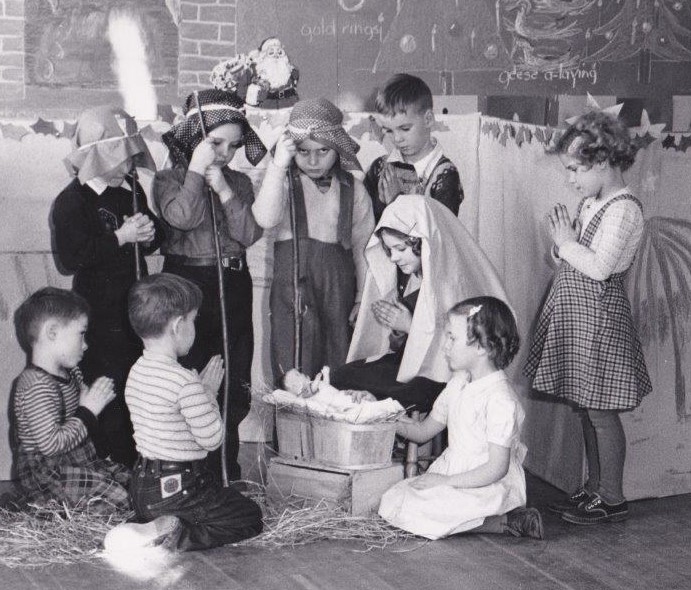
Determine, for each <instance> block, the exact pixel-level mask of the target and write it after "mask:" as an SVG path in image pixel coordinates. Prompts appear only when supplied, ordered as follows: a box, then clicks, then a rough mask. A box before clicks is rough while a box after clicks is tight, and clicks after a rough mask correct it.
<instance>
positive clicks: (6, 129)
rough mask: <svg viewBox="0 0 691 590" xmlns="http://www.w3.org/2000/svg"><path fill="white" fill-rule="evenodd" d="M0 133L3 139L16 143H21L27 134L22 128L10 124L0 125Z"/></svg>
mask: <svg viewBox="0 0 691 590" xmlns="http://www.w3.org/2000/svg"><path fill="white" fill-rule="evenodd" d="M0 132H2V136H3V137H4V138H6V139H16V140H17V141H21V140H22V137H24V136H25V135H28V134H29V132H28V131H27V130H26V129H25V128H24V127H20V126H19V125H13V124H12V123H7V124H4V123H0Z"/></svg>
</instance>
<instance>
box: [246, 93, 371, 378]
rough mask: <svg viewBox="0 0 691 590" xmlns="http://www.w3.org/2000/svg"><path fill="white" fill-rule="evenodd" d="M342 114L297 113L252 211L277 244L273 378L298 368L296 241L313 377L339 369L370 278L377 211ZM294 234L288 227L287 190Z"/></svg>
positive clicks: (322, 109)
mask: <svg viewBox="0 0 691 590" xmlns="http://www.w3.org/2000/svg"><path fill="white" fill-rule="evenodd" d="M342 121H343V114H342V113H341V111H340V110H339V109H338V108H337V107H336V106H335V105H333V104H332V103H331V102H329V101H328V100H326V99H324V98H320V99H316V100H303V101H300V102H299V103H297V104H296V105H295V107H293V111H292V112H291V114H290V119H289V123H288V128H287V130H286V131H285V132H284V133H283V135H281V137H280V138H279V140H278V143H277V145H276V149H275V154H274V157H273V161H272V162H270V163H269V165H268V168H267V171H266V176H265V178H264V182H263V184H262V187H261V189H260V191H259V194H258V196H257V199H256V201H255V203H254V205H253V207H252V211H253V212H254V217H255V219H256V220H257V223H259V225H261V226H262V227H264V228H265V229H268V228H271V230H272V235H273V237H274V239H275V245H274V277H273V285H272V288H271V304H270V305H271V351H272V364H273V370H274V379H275V380H276V382H277V383H278V382H279V380H280V377H281V375H283V374H284V373H285V372H286V371H288V370H289V369H291V368H293V367H294V366H295V365H294V361H293V358H294V357H293V355H294V350H295V343H294V334H295V330H294V327H295V324H294V301H293V300H294V296H293V264H294V263H295V261H294V260H293V240H294V239H297V240H298V241H299V272H300V276H299V279H300V297H301V310H300V312H301V313H302V354H301V364H302V367H299V368H301V370H302V371H303V372H304V373H306V374H308V375H310V376H314V375H315V374H316V373H317V372H318V371H319V370H321V368H322V367H323V366H324V365H330V366H340V365H342V364H343V363H344V362H345V360H346V354H347V352H348V344H349V341H350V327H349V321H352V320H354V318H355V316H356V315H357V311H358V307H359V302H360V299H361V293H362V288H363V284H364V277H365V270H366V265H365V260H364V256H363V252H364V248H365V245H366V244H367V240H368V239H369V237H370V235H371V233H372V230H373V229H374V218H373V216H372V205H371V201H370V198H369V195H368V194H367V192H366V190H365V187H364V186H363V184H362V182H361V181H360V180H358V179H356V178H354V177H353V175H352V174H351V173H350V172H349V171H350V170H357V169H359V168H360V165H359V163H358V161H357V159H356V157H355V153H356V152H357V150H358V149H359V146H358V145H357V143H356V142H355V141H354V140H353V139H352V138H351V137H350V136H349V135H348V134H347V133H346V131H345V130H344V129H343V127H342ZM289 182H290V183H292V193H293V198H294V205H295V225H296V227H297V236H295V235H293V232H292V229H291V223H290V215H291V214H290V192H291V191H290V190H289V186H288V183H289Z"/></svg>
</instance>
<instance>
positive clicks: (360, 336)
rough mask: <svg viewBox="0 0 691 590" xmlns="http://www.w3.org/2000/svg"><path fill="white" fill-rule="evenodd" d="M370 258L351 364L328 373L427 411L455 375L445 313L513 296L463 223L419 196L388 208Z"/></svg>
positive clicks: (342, 385) (339, 383)
mask: <svg viewBox="0 0 691 590" xmlns="http://www.w3.org/2000/svg"><path fill="white" fill-rule="evenodd" d="M365 259H366V260H367V278H366V279H365V288H364V292H363V296H362V306H361V308H360V313H359V314H358V318H357V323H356V325H355V332H354V334H353V339H352V342H351V345H350V350H349V351H348V361H349V362H348V364H346V365H344V366H341V367H338V368H336V369H335V370H332V371H331V383H332V385H334V386H335V387H337V388H338V389H355V390H366V391H369V392H370V393H372V394H374V396H375V397H377V398H378V399H385V398H387V397H392V398H394V399H396V400H398V401H399V402H400V403H401V404H402V405H403V406H404V407H407V408H411V409H416V410H421V411H428V410H429V409H430V408H431V407H432V404H433V403H434V400H435V399H436V398H437V396H438V395H439V393H440V392H441V390H442V389H443V388H444V385H445V384H446V383H447V382H448V381H449V378H450V377H451V373H450V371H449V367H448V364H447V362H446V359H445V358H444V353H443V350H442V345H443V340H444V338H443V329H444V318H445V314H446V312H447V311H448V310H449V309H450V308H451V307H452V306H453V305H454V304H455V303H457V302H458V301H462V300H463V299H467V298H469V297H475V296H479V295H491V296H494V297H497V298H499V299H501V300H503V301H508V299H507V297H506V293H505V292H504V287H503V286H502V283H501V281H500V279H499V277H498V276H497V273H496V271H495V269H494V267H493V266H492V263H491V262H490V261H489V259H488V258H487V256H486V255H485V253H484V252H483V251H482V249H481V248H480V246H478V245H477V243H476V242H475V240H474V239H473V238H472V236H471V235H470V234H469V233H468V231H467V230H466V229H465V227H464V226H463V223H462V222H461V221H460V220H459V219H458V218H457V217H456V216H455V215H454V214H453V213H452V212H451V211H449V209H447V208H446V207H445V206H444V205H441V204H440V203H438V202H437V201H434V200H433V199H426V198H424V197H423V196H420V195H401V196H399V197H398V198H397V199H396V200H395V201H394V202H393V203H391V204H390V205H388V206H387V207H386V209H384V212H383V214H382V217H381V219H380V220H379V223H378V224H377V228H376V230H375V231H374V234H373V235H372V237H371V238H370V240H369V243H368V244H367V248H366V249H365Z"/></svg>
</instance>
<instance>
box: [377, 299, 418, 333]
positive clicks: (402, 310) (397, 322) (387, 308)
mask: <svg viewBox="0 0 691 590" xmlns="http://www.w3.org/2000/svg"><path fill="white" fill-rule="evenodd" d="M371 309H372V313H373V314H374V319H375V320H376V321H377V322H378V323H380V324H381V325H382V326H385V327H387V328H389V329H390V330H394V331H396V332H404V333H406V334H407V333H408V332H410V325H411V324H412V322H413V314H412V313H410V310H409V309H408V308H407V307H406V306H405V305H403V304H402V303H401V302H400V301H397V300H394V301H387V300H386V299H379V300H378V301H375V302H374V303H373V304H372V306H371Z"/></svg>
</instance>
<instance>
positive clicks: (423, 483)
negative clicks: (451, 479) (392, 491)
mask: <svg viewBox="0 0 691 590" xmlns="http://www.w3.org/2000/svg"><path fill="white" fill-rule="evenodd" d="M446 485H449V483H448V478H447V476H446V475H440V474H439V473H425V474H424V475H421V476H420V477H416V478H415V479H413V480H412V481H411V482H410V487H411V488H415V489H416V490H427V489H429V488H436V487H439V486H446Z"/></svg>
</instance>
